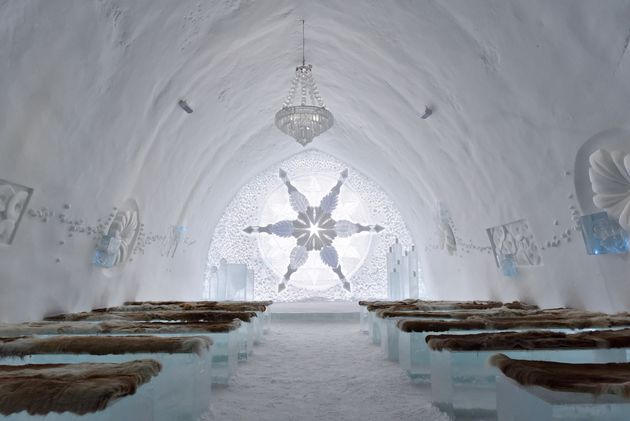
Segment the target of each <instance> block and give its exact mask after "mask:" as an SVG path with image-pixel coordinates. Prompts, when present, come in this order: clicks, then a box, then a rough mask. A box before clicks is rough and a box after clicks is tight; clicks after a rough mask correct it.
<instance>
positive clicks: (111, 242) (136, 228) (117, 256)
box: [93, 200, 140, 268]
mask: <svg viewBox="0 0 630 421" xmlns="http://www.w3.org/2000/svg"><path fill="white" fill-rule="evenodd" d="M139 232H140V215H139V211H138V205H137V204H136V202H135V201H133V200H130V201H128V202H127V203H126V204H125V206H123V207H122V208H121V209H120V210H118V212H117V213H116V215H115V216H114V219H113V221H112V223H111V225H110V226H109V229H108V230H107V233H106V234H104V235H102V236H101V238H100V239H99V241H98V243H97V245H96V252H95V253H94V258H93V263H94V265H96V266H100V267H104V268H111V267H115V266H120V265H122V264H123V263H125V262H126V261H127V260H128V259H129V256H130V255H131V253H132V252H133V248H134V246H135V244H136V240H137V239H138V235H139Z"/></svg>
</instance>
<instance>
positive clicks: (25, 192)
mask: <svg viewBox="0 0 630 421" xmlns="http://www.w3.org/2000/svg"><path fill="white" fill-rule="evenodd" d="M32 194H33V189H31V188H28V187H24V186H21V185H19V184H15V183H11V182H9V181H5V180H0V244H7V245H8V244H11V243H12V242H13V239H14V238H15V234H16V232H17V229H18V226H19V225H20V221H21V220H22V215H24V211H25V210H26V207H27V206H28V202H29V200H30V198H31V195H32Z"/></svg>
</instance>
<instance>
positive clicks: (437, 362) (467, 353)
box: [426, 329, 630, 413]
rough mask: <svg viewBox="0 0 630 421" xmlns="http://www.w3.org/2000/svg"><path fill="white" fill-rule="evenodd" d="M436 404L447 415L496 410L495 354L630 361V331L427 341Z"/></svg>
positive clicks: (440, 337)
mask: <svg viewBox="0 0 630 421" xmlns="http://www.w3.org/2000/svg"><path fill="white" fill-rule="evenodd" d="M426 341H427V346H428V348H429V354H430V360H431V392H432V401H433V402H434V404H436V405H437V406H438V407H440V408H441V409H443V410H446V411H448V412H454V413H457V412H460V411H467V413H471V412H472V413H483V411H495V409H496V393H495V376H496V375H497V370H496V369H495V368H494V367H492V366H489V365H488V363H487V362H488V359H489V358H490V357H491V356H492V355H493V354H495V353H496V352H501V353H503V354H506V355H508V356H509V357H511V358H518V359H525V360H543V361H559V362H573V363H593V362H626V361H627V352H628V350H630V329H621V330H606V331H585V332H579V333H572V334H567V333H564V332H550V331H525V332H490V333H476V334H468V335H450V334H449V335H430V336H427V339H426Z"/></svg>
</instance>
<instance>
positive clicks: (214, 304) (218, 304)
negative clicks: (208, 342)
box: [123, 300, 273, 311]
mask: <svg viewBox="0 0 630 421" xmlns="http://www.w3.org/2000/svg"><path fill="white" fill-rule="evenodd" d="M272 304H273V301H271V300H266V301H126V302H125V303H124V304H123V305H124V306H178V307H179V308H181V309H189V310H192V309H206V308H208V309H209V308H217V309H222V310H223V309H226V310H229V309H236V308H240V307H250V308H256V310H255V311H265V310H266V308H267V307H268V306H270V305H272ZM245 311H248V310H245Z"/></svg>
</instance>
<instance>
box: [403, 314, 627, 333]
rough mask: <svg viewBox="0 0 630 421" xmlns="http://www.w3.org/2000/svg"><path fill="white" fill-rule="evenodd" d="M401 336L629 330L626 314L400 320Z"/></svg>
mask: <svg viewBox="0 0 630 421" xmlns="http://www.w3.org/2000/svg"><path fill="white" fill-rule="evenodd" d="M396 325H397V326H398V328H399V329H400V330H402V331H403V332H445V331H448V330H509V329H540V328H564V329H586V328H610V327H617V326H628V327H630V317H628V316H627V315H625V314H622V315H610V316H601V317H576V318H566V317H558V318H553V317H551V316H549V317H547V318H527V317H505V318H495V319H492V318H483V317H480V316H477V317H471V318H468V319H465V320H431V319H400V320H398V322H397V323H396Z"/></svg>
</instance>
